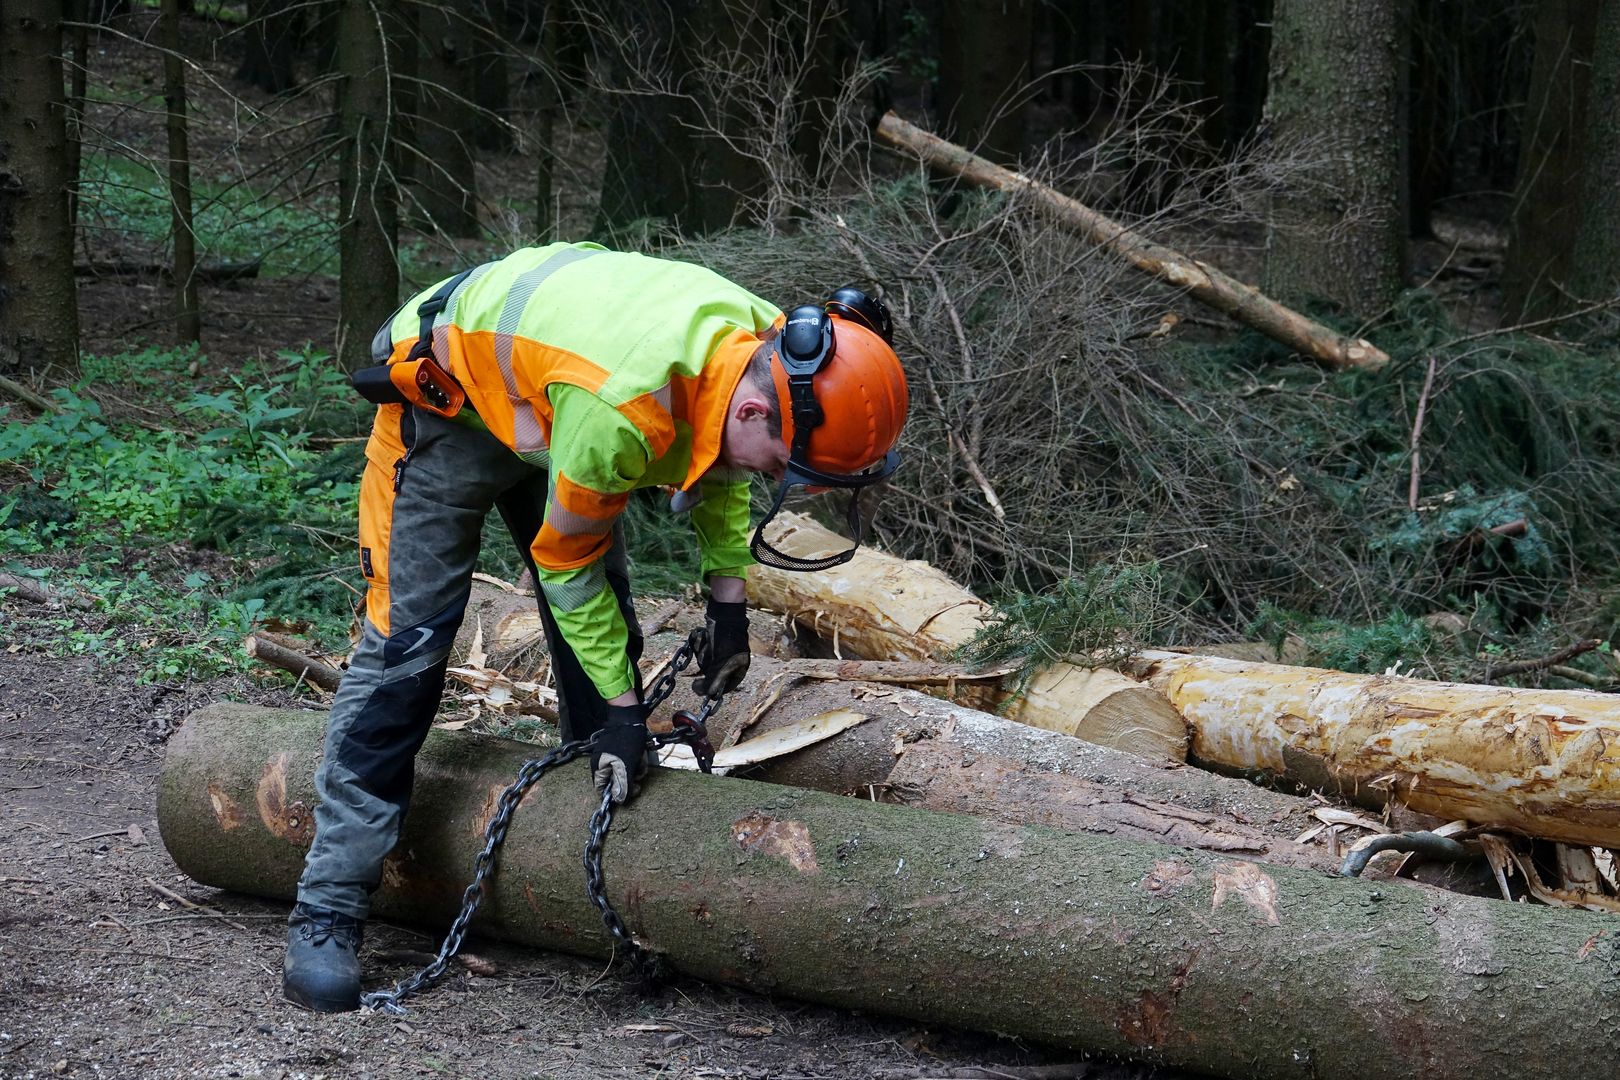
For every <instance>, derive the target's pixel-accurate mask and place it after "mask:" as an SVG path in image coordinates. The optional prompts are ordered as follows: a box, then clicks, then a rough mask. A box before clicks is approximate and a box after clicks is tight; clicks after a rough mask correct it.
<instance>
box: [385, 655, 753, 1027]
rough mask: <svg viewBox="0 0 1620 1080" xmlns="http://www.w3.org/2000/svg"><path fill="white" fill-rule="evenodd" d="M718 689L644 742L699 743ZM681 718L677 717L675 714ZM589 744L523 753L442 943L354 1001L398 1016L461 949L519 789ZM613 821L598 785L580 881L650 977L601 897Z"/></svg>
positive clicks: (652, 704) (667, 674)
mask: <svg viewBox="0 0 1620 1080" xmlns="http://www.w3.org/2000/svg"><path fill="white" fill-rule="evenodd" d="M703 632H704V631H703V630H701V629H698V630H693V631H692V633H691V635H690V636H689V637H688V638H687V639H686V642H685V643H684V644H682V645H681V647H680V648H679V649H676V650H675V656H674V658H673V659H672V660H671V662H670V664H669V667H667V668H666V669H665V670H664V673H663V674H662V675H660V676H659V677H658V678H657V679H656V680H655V681H654V682H653V686H652V690H651V692H650V693H648V694H647V697H646V704H647V710H648V711H649V712H651V711H652V710H653V709H655V708H657V707H658V706H659V705H661V704H663V702H664V700H665V699H667V698H668V697H669V695H670V694H671V693H673V692H674V690H675V681H676V678H677V677H678V676H679V675H680V673H681V672H682V671H684V670H686V668H687V667H689V666H690V665H691V663H692V658H693V657H694V656H696V655H697V649H698V644H699V642H700V641H701V638H702V635H703ZM721 696H722V695H720V694H712V695H710V696H709V697H707V698H706V699H704V702H703V707H702V708H701V709H700V710H699V711H698V713H697V715H696V716H692V715H691V714H689V713H688V714H678V715H677V724H676V727H675V729H674V730H673V731H672V732H670V733H669V734H667V735H655V736H653V737H652V738H651V739H650V740H649V741H650V744H651V746H653V747H655V748H662V747H665V746H669V745H670V744H672V743H677V742H684V743H693V744H699V745H701V746H702V747H704V748H706V747H707V734H706V731H705V725H706V724H707V723H708V721H709V718H710V717H712V716H713V715H714V712H715V710H716V709H717V708H718V707H719V705H720V698H721ZM683 717H684V718H686V719H685V722H684V723H682V722H681V721H682V719H683ZM595 746H596V736H595V735H594V734H593V735H592V736H591V737H590V738H588V739H574V740H572V741H570V742H565V743H563V744H562V745H561V746H558V747H556V748H555V749H553V750H551V751H549V752H547V753H546V754H545V755H544V756H543V757H539V758H534V759H531V760H529V761H525V762H524V763H523V764H522V766H520V767H519V768H518V774H517V779H516V780H514V781H512V783H511V784H510V785H508V786H507V788H506V790H504V791H502V792H501V795H500V798H499V799H498V800H497V801H496V804H495V813H494V814H493V815H492V816H491V817H490V819H489V824H488V825H486V826H485V827H484V847H483V850H481V851H480V852H479V853H478V856H477V858H475V859H474V860H473V879H472V882H471V883H470V884H468V886H467V888H466V889H465V890H464V891H463V892H462V894H461V910H460V911H458V912H457V913H456V917H455V920H454V921H453V922H451V924H450V932H449V933H448V934H446V935H445V938H444V943H443V944H442V945H440V946H439V953H438V955H437V956H435V957H434V958H433V960H432V961H431V962H430V963H428V965H427V966H426V967H424V968H422V970H420V971H418V972H417V973H416V974H414V975H412V976H410V977H409V978H406V979H402V980H401V981H399V982H397V983H395V984H394V988H393V989H392V990H373V991H372V992H370V993H368V994H362V995H360V1004H361V1005H362V1006H364V1007H366V1008H368V1009H381V1010H382V1011H384V1012H386V1013H389V1014H390V1015H393V1016H404V1015H405V1009H404V1006H403V1005H401V1004H400V1003H401V1002H402V1001H404V1000H405V999H406V998H408V997H411V996H412V995H415V994H419V993H421V992H422V991H424V990H426V989H427V988H428V987H430V986H432V985H433V984H434V983H435V982H437V981H438V980H439V978H440V977H441V976H443V975H444V972H445V969H446V968H448V967H449V966H450V961H451V959H453V958H454V957H455V955H456V953H458V952H460V951H461V942H462V939H463V938H464V937H466V935H467V927H468V925H469V924H471V922H472V919H473V916H474V915H475V914H476V913H477V911H478V906H479V905H480V904H482V903H483V901H484V895H485V894H486V893H487V892H488V890H489V879H490V877H491V876H492V875H493V874H494V872H495V857H496V854H497V852H499V850H500V847H501V845H502V844H503V843H505V842H506V833H507V830H508V828H510V826H511V824H512V815H513V813H514V812H515V811H516V810H517V807H518V804H519V803H520V802H522V801H523V796H524V795H525V794H526V793H527V792H528V790H529V788H531V787H533V786H534V784H535V782H536V781H538V780H539V779H540V777H541V776H543V775H544V774H545V772H546V770H548V769H550V768H551V767H552V766H554V765H564V764H567V763H568V762H570V761H572V760H574V759H575V758H577V757H579V756H580V755H581V754H588V753H590V752H591V750H592V749H594V748H595ZM699 764H700V765H701V766H702V767H703V771H704V772H707V771H708V766H707V763H706V762H705V761H704V760H703V759H702V757H701V756H700V758H699ZM612 824H613V794H612V791H611V789H608V790H604V791H603V792H602V803H601V805H600V806H598V807H597V809H596V812H595V813H594V814H592V815H591V823H590V838H589V839H588V840H587V841H586V843H585V855H584V863H585V888H586V891H587V892H588V893H589V895H590V899H591V903H592V904H594V905H596V908H597V910H598V911H599V912H601V915H602V925H603V926H605V927H606V928H607V931H608V933H609V935H611V937H612V940H613V944H614V952H615V953H617V952H618V950H619V948H620V947H621V946H622V947H623V948H624V949H625V952H626V954H627V955H628V956H629V958H630V962H631V963H632V964H633V965H634V966H635V969H636V972H637V975H638V977H639V978H640V980H641V981H642V983H643V984H644V985H645V984H648V983H651V982H655V981H656V980H657V971H656V965H655V962H654V961H653V959H652V958H651V956H650V955H649V954H648V953H647V951H646V950H645V949H643V948H642V947H641V945H640V943H638V942H637V941H636V939H635V938H634V937H632V936H631V934H630V931H629V929H628V928H627V927H626V926H625V925H624V920H623V919H621V918H619V914H618V912H616V911H614V910H613V905H612V904H611V903H609V901H608V898H607V886H606V883H605V882H604V880H603V875H602V846H603V843H604V842H605V841H606V839H607V834H608V829H609V828H610V827H611V826H612Z"/></svg>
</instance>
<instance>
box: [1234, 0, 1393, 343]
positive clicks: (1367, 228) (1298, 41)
mask: <svg viewBox="0 0 1620 1080" xmlns="http://www.w3.org/2000/svg"><path fill="white" fill-rule="evenodd" d="M1407 21H1408V20H1407V0H1344V2H1341V3H1336V4H1322V3H1318V2H1316V0H1277V2H1276V5H1275V12H1274V15H1273V18H1272V29H1271V81H1270V89H1269V91H1268V95H1267V99H1266V122H1267V124H1268V125H1269V126H1270V130H1271V134H1272V138H1273V139H1274V140H1275V141H1276V142H1277V143H1278V144H1280V145H1283V146H1285V147H1289V148H1294V147H1298V148H1299V149H1298V150H1293V149H1290V150H1288V151H1285V152H1295V153H1305V154H1307V155H1308V156H1310V157H1311V158H1312V159H1313V160H1321V161H1322V162H1323V164H1322V167H1321V168H1320V169H1319V170H1317V171H1315V173H1314V175H1313V176H1312V180H1313V182H1312V183H1310V184H1307V185H1298V184H1291V185H1289V186H1288V187H1287V188H1285V189H1284V190H1282V191H1279V192H1278V193H1277V194H1276V195H1274V196H1273V199H1272V207H1271V220H1270V223H1269V226H1268V230H1267V237H1266V269H1265V286H1264V287H1265V289H1266V291H1267V292H1268V293H1270V294H1272V295H1274V296H1276V297H1277V298H1278V299H1280V300H1282V301H1283V302H1284V303H1299V302H1302V301H1305V300H1308V299H1317V298H1319V299H1325V300H1329V301H1332V302H1333V303H1335V304H1337V305H1339V306H1340V307H1342V308H1344V309H1345V310H1346V311H1348V312H1350V313H1352V314H1354V315H1358V316H1360V317H1363V318H1372V317H1374V316H1377V315H1378V314H1380V313H1381V312H1383V311H1384V310H1385V309H1386V308H1388V306H1389V305H1390V304H1391V303H1392V302H1393V301H1394V299H1395V296H1396V294H1397V293H1398V292H1400V290H1401V288H1402V287H1403V286H1404V284H1405V280H1406V218H1407V213H1406V160H1407V134H1406V131H1407V127H1406V114H1405V102H1406V80H1407V75H1406V59H1407V34H1408V31H1407Z"/></svg>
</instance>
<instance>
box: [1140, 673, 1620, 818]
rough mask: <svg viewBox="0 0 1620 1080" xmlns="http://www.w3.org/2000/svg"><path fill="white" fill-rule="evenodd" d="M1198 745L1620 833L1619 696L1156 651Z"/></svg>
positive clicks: (1432, 802) (1374, 792)
mask: <svg viewBox="0 0 1620 1080" xmlns="http://www.w3.org/2000/svg"><path fill="white" fill-rule="evenodd" d="M1141 664H1142V667H1141V673H1142V675H1143V676H1144V677H1145V678H1146V679H1147V681H1148V682H1149V683H1151V684H1152V685H1153V686H1155V687H1157V688H1158V689H1159V690H1161V691H1163V692H1164V694H1165V696H1166V697H1168V698H1169V699H1170V700H1171V701H1173V702H1174V703H1175V705H1176V707H1177V708H1178V709H1179V710H1180V711H1181V713H1182V715H1183V716H1185V717H1186V718H1187V721H1188V723H1189V724H1190V725H1191V727H1192V732H1193V742H1192V753H1193V755H1194V756H1195V757H1196V758H1198V759H1199V760H1200V761H1204V762H1208V763H1211V764H1213V765H1217V766H1221V767H1225V768H1231V769H1240V770H1258V771H1262V772H1267V773H1271V774H1274V775H1278V776H1284V777H1287V778H1288V779H1290V780H1293V781H1294V782H1296V783H1299V784H1302V785H1306V786H1310V787H1319V788H1323V789H1326V790H1337V791H1340V792H1342V793H1344V794H1345V795H1347V796H1349V797H1351V798H1355V799H1357V800H1359V801H1364V802H1368V803H1370V804H1375V805H1376V804H1380V803H1384V802H1388V801H1391V800H1394V801H1396V802H1399V803H1401V804H1404V805H1406V806H1409V807H1411V808H1412V809H1414V810H1417V811H1420V812H1422V813H1425V814H1433V815H1435V816H1436V817H1441V818H1445V819H1447V820H1451V819H1456V818H1461V819H1466V820H1467V821H1469V822H1470V823H1472V824H1475V825H1484V826H1491V827H1495V828H1506V829H1515V830H1518V831H1521V832H1525V833H1528V834H1530V835H1531V836H1539V837H1545V838H1547V839H1550V840H1561V841H1564V842H1566V843H1572V844H1591V845H1595V846H1599V847H1611V848H1612V847H1620V698H1617V697H1616V696H1615V695H1612V694H1599V693H1593V692H1592V691H1589V690H1524V689H1515V688H1512V687H1501V686H1475V685H1469V684H1465V683H1441V682H1429V681H1426V680H1423V679H1411V678H1405V677H1402V676H1395V675H1350V674H1346V673H1344V672H1339V671H1326V670H1323V669H1320V668H1302V667H1286V666H1283V665H1281V664H1262V663H1250V662H1244V661H1239V660H1227V659H1222V658H1219V657H1213V656H1188V655H1184V654H1180V653H1170V652H1158V651H1153V652H1147V653H1144V654H1142V656H1141Z"/></svg>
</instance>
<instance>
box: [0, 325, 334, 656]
mask: <svg viewBox="0 0 1620 1080" xmlns="http://www.w3.org/2000/svg"><path fill="white" fill-rule="evenodd" d="M196 359H197V358H196V357H195V356H194V355H192V354H190V353H187V352H184V351H176V350H146V351H143V352H138V353H132V354H127V355H124V356H115V357H92V358H88V359H87V360H86V363H85V376H86V377H85V379H83V380H82V381H81V382H79V383H78V384H76V385H74V386H71V387H59V388H57V389H56V390H54V391H53V392H52V394H51V397H52V398H53V399H54V401H55V402H56V404H57V405H58V406H59V408H60V412H57V413H47V414H44V415H42V416H40V417H38V418H37V419H34V420H32V421H26V422H24V421H21V420H15V419H9V418H8V420H7V422H6V423H5V424H4V425H3V427H0V491H3V494H0V562H3V563H4V565H5V566H6V567H7V569H8V571H9V572H11V573H19V574H25V575H28V576H30V577H33V578H36V579H38V580H39V581H40V582H41V583H42V584H44V585H46V586H47V587H50V588H55V589H58V590H60V591H62V592H63V593H65V594H67V595H79V596H88V597H93V598H94V601H95V603H94V609H93V611H92V612H91V613H90V614H89V615H88V616H87V617H86V618H84V619H75V618H69V617H68V616H67V615H63V616H60V617H57V618H55V619H54V620H52V619H45V620H35V619H31V620H29V621H28V624H27V626H26V627H25V628H24V630H25V631H27V632H30V633H33V634H35V635H39V637H40V640H39V643H40V644H43V645H45V646H47V647H50V648H53V649H56V650H58V651H64V652H83V653H87V654H91V655H96V656H98V657H100V658H103V659H106V660H109V661H117V662H122V661H126V660H127V661H133V662H134V663H136V664H138V665H139V670H140V673H141V676H142V677H143V678H145V679H149V680H163V679H172V678H177V677H200V676H206V675H208V674H212V673H215V672H218V671H221V670H225V669H229V668H232V667H236V666H240V665H241V663H242V658H241V649H240V639H241V637H242V635H243V634H245V633H247V632H248V631H249V630H251V629H252V628H253V627H254V625H256V624H257V623H259V622H260V621H261V620H264V619H266V618H268V617H271V616H274V617H276V618H277V619H278V620H280V621H282V622H288V623H294V624H307V625H308V627H309V629H310V632H311V633H312V635H313V636H315V637H316V638H318V639H323V640H324V641H325V643H327V644H329V645H330V644H337V643H338V642H340V641H341V640H342V639H343V638H344V636H345V632H346V630H347V627H348V623H349V612H350V609H351V607H352V603H353V600H354V597H355V596H356V595H357V588H356V587H357V582H356V581H355V580H354V579H355V578H357V576H358V575H357V574H356V573H351V572H350V571H349V570H348V568H347V566H346V565H345V564H346V563H347V564H352V562H353V555H352V552H353V540H352V537H353V532H354V526H353V521H352V518H353V507H354V503H355V497H356V491H357V484H356V480H357V477H358V470H359V465H358V462H359V460H360V453H359V446H358V444H357V443H352V442H340V443H337V444H336V445H335V446H334V445H331V444H330V442H329V441H322V440H321V439H320V437H319V436H317V435H315V434H313V433H314V432H317V431H320V430H322V429H323V426H326V425H328V424H329V423H330V422H332V421H333V417H334V416H336V417H349V418H351V420H352V406H351V405H350V403H349V391H348V389H347V387H346V385H344V381H343V379H342V377H341V375H340V374H339V373H338V372H337V371H336V370H335V368H334V367H333V365H332V364H331V361H330V358H328V357H326V356H324V355H322V354H319V353H282V354H279V355H278V356H277V357H276V358H275V360H274V362H273V363H274V364H275V365H276V366H279V370H275V371H272V370H268V369H267V368H266V367H265V366H264V365H260V364H257V363H253V364H248V365H245V366H243V367H241V368H240V369H239V370H238V371H237V372H235V373H231V374H220V373H217V372H216V373H215V374H214V376H213V377H212V378H211V379H210V380H209V381H208V383H207V384H206V385H202V386H194V387H193V388H192V391H191V393H190V395H189V396H188V397H186V398H185V399H183V400H182V401H181V402H180V404H179V406H178V412H179V418H178V420H177V421H176V422H175V423H174V424H172V425H169V426H161V425H145V424H141V423H136V422H134V421H132V420H128V419H115V418H113V417H110V416H109V415H108V414H107V412H106V410H105V409H104V407H103V405H102V404H101V403H100V402H99V401H98V400H97V398H96V397H94V396H92V394H93V393H97V392H102V391H106V390H108V389H110V388H111V387H112V386H115V385H117V383H115V382H114V380H115V379H117V380H125V381H124V383H123V385H124V386H125V387H127V388H129V389H130V390H131V391H139V389H140V388H141V386H142V385H144V384H147V383H156V384H158V385H172V384H173V382H175V381H176V380H177V379H178V378H179V377H180V373H181V372H183V371H185V370H188V369H189V368H190V367H191V365H192V362H193V361H194V360H196ZM203 359H204V360H206V358H203ZM216 553H217V554H216Z"/></svg>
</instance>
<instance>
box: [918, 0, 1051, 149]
mask: <svg viewBox="0 0 1620 1080" xmlns="http://www.w3.org/2000/svg"><path fill="white" fill-rule="evenodd" d="M1034 7H1035V5H1034V4H1033V3H1032V2H1031V0H945V2H944V4H943V5H942V8H943V11H942V13H941V19H940V34H939V36H940V45H941V49H940V56H939V109H938V112H939V116H940V118H941V120H942V122H943V123H942V127H943V128H944V130H945V133H946V138H948V139H951V140H952V141H953V142H956V143H958V144H960V145H962V146H968V147H972V148H973V149H974V150H976V151H977V152H979V153H981V154H983V155H984V156H985V157H987V158H989V159H991V160H993V161H1001V162H1007V163H1011V162H1014V161H1017V160H1018V155H1019V154H1021V153H1023V150H1024V113H1025V112H1026V106H1027V104H1028V95H1027V93H1026V92H1025V91H1026V86H1027V84H1028V83H1029V80H1030V70H1029V47H1030V35H1031V33H1032V30H1033V26H1034V21H1033V20H1034Z"/></svg>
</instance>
